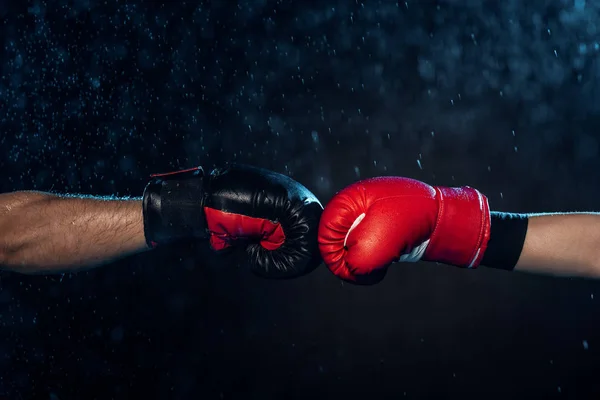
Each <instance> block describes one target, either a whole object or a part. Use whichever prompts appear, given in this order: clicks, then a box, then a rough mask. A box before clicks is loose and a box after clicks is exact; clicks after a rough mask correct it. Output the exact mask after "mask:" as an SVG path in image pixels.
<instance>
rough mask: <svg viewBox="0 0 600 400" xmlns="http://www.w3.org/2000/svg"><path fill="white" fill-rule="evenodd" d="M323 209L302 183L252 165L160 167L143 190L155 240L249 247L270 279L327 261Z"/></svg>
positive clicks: (252, 263) (251, 261) (153, 243)
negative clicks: (321, 245) (321, 235)
mask: <svg viewBox="0 0 600 400" xmlns="http://www.w3.org/2000/svg"><path fill="white" fill-rule="evenodd" d="M322 210H323V207H322V206H321V204H320V203H319V200H318V199H317V198H316V197H315V196H314V195H313V194H312V193H311V192H310V191H309V190H308V189H307V188H305V187H304V186H303V185H301V184H300V183H298V182H296V181H294V180H293V179H291V178H289V177H287V176H285V175H281V174H278V173H275V172H272V171H268V170H265V169H260V168H256V167H251V166H246V165H232V166H229V167H226V168H224V169H215V170H213V171H212V172H211V173H210V174H209V175H206V174H205V173H204V171H203V169H202V167H197V168H192V169H188V170H184V171H177V172H171V173H166V174H155V175H152V180H151V181H150V182H149V183H148V185H147V186H146V189H145V190H144V197H143V212H144V231H145V235H146V242H147V243H148V246H150V247H152V248H154V247H157V246H160V245H163V244H168V243H170V242H173V241H176V240H179V239H185V238H196V239H205V240H209V241H210V246H211V248H212V249H213V250H216V251H223V250H226V249H236V248H238V249H242V248H243V249H245V257H246V260H247V264H248V266H249V267H250V269H251V270H252V271H253V272H254V273H256V274H258V275H260V276H263V277H267V278H290V277H296V276H300V275H303V274H306V273H308V272H310V271H312V270H313V269H315V268H316V267H317V266H318V265H319V264H320V263H321V258H320V255H319V250H318V244H317V229H318V225H319V218H320V216H321V212H322Z"/></svg>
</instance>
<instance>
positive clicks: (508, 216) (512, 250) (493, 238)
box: [481, 211, 529, 271]
mask: <svg viewBox="0 0 600 400" xmlns="http://www.w3.org/2000/svg"><path fill="white" fill-rule="evenodd" d="M528 223H529V217H528V216H527V214H513V213H503V212H497V211H493V212H492V213H491V231H490V240H489V242H488V245H487V250H486V251H485V254H484V255H483V260H482V261H481V265H483V266H486V267H489V268H497V269H504V270H508V271H512V270H513V269H514V268H515V266H516V265H517V262H518V261H519V257H520V256H521V251H522V250H523V245H524V244H525V235H526V234H527V226H528Z"/></svg>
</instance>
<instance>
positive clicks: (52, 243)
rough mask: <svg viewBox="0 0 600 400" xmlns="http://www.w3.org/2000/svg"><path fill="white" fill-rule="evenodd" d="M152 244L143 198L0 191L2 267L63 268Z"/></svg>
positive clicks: (19, 269) (103, 260) (89, 264)
mask: <svg viewBox="0 0 600 400" xmlns="http://www.w3.org/2000/svg"><path fill="white" fill-rule="evenodd" d="M147 248H148V247H147V245H146V242H145V238H144V222H143V216H142V202H141V199H112V198H111V199H104V198H98V197H75V196H59V195H54V194H49V193H42V192H33V191H24V192H13V193H5V194H0V269H5V270H11V271H16V272H20V273H30V274H34V273H53V272H56V273H59V272H64V271H72V270H76V269H78V268H81V267H92V266H96V265H100V264H103V263H106V262H109V261H111V260H114V259H116V258H120V257H123V256H126V255H129V254H133V253H137V252H140V251H143V250H145V249H147Z"/></svg>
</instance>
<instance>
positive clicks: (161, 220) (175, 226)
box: [142, 167, 208, 248]
mask: <svg viewBox="0 0 600 400" xmlns="http://www.w3.org/2000/svg"><path fill="white" fill-rule="evenodd" d="M204 181H205V177H204V171H203V170H202V168H201V167H196V168H192V169H187V170H184V171H177V172H169V173H166V174H155V175H152V180H151V181H150V182H149V183H148V185H146V188H145V190H144V197H143V199H142V208H143V213H144V235H145V237H146V243H147V244H148V246H149V247H150V248H155V247H156V246H158V245H160V244H166V243H169V242H173V241H175V240H178V239H183V238H191V237H195V238H208V232H207V230H206V229H207V228H206V216H205V214H204V199H205V188H204V184H205V182H204Z"/></svg>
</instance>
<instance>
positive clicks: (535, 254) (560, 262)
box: [515, 213, 600, 278]
mask: <svg viewBox="0 0 600 400" xmlns="http://www.w3.org/2000/svg"><path fill="white" fill-rule="evenodd" d="M528 219H529V222H528V227H527V234H526V235H525V243H524V244H523V250H522V252H521V255H520V257H519V260H518V262H517V263H516V265H515V271H523V272H531V273H535V274H550V275H557V276H572V277H591V278H600V214H598V213H569V214H530V215H529V218H528Z"/></svg>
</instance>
